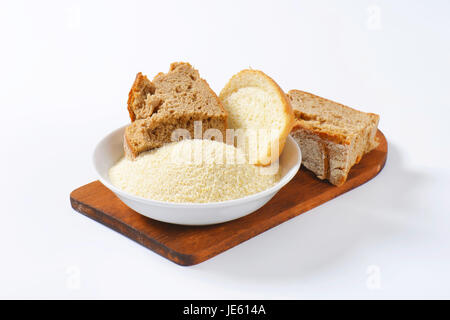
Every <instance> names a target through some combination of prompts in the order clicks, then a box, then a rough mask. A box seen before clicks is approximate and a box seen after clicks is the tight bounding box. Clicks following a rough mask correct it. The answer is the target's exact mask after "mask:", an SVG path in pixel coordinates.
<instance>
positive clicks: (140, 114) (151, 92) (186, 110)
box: [124, 62, 227, 158]
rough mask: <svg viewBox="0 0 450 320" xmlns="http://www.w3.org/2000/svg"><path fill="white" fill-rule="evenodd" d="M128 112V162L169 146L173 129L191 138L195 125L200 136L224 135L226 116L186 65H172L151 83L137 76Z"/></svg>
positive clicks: (126, 131)
mask: <svg viewBox="0 0 450 320" xmlns="http://www.w3.org/2000/svg"><path fill="white" fill-rule="evenodd" d="M128 112H129V114H130V118H131V121H132V124H131V125H130V126H128V127H127V128H126V130H125V138H124V150H125V154H126V156H127V157H128V158H135V157H136V156H138V155H139V154H140V153H141V152H144V151H148V150H151V149H154V148H158V147H160V146H162V145H163V144H165V143H168V142H171V141H172V133H173V132H174V130H176V129H186V130H187V131H189V133H190V137H191V138H194V123H195V122H197V121H199V122H201V134H202V135H203V133H205V131H206V130H208V129H216V130H219V132H220V134H222V136H223V137H225V134H226V132H225V130H226V122H227V114H226V112H225V110H224V108H223V106H222V104H221V102H220V100H219V98H218V97H217V95H216V94H215V93H214V92H213V91H212V90H211V88H210V87H209V85H208V83H207V82H206V81H205V80H203V79H201V78H200V75H199V73H198V71H197V70H195V69H194V68H193V67H192V66H191V65H190V64H189V63H182V62H177V63H172V64H171V66H170V70H169V72H168V73H159V74H157V75H156V76H155V78H154V79H153V81H150V80H148V78H147V77H146V76H144V75H142V73H138V74H137V76H136V80H135V81H134V84H133V86H132V88H131V90H130V93H129V96H128ZM199 124H200V123H199Z"/></svg>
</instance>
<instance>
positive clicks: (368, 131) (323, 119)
mask: <svg viewBox="0 0 450 320" xmlns="http://www.w3.org/2000/svg"><path fill="white" fill-rule="evenodd" d="M288 98H289V100H290V101H291V104H292V107H293V109H294V114H295V118H296V122H295V125H294V128H293V129H292V132H291V135H292V137H293V138H294V139H295V140H296V141H297V143H298V144H299V146H300V149H301V150H302V157H303V159H302V164H303V165H304V166H305V167H306V168H308V169H309V170H311V171H312V172H314V173H315V174H316V176H317V177H318V178H319V179H327V180H328V181H330V182H331V183H332V184H334V185H336V186H340V185H342V184H343V183H344V182H345V181H346V179H347V175H348V172H349V171H350V168H351V167H352V166H353V165H354V164H356V163H358V162H359V161H360V160H361V158H362V156H363V155H364V154H366V153H368V152H369V151H371V150H373V149H374V148H376V147H377V145H378V142H377V141H376V139H375V135H376V133H377V127H378V121H379V118H380V117H379V116H378V115H376V114H373V113H365V112H361V111H358V110H355V109H352V108H350V107H347V106H344V105H342V104H339V103H336V102H333V101H330V100H327V99H324V98H321V97H318V96H316V95H313V94H311V93H307V92H303V91H299V90H291V91H289V93H288Z"/></svg>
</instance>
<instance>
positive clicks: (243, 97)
mask: <svg viewBox="0 0 450 320" xmlns="http://www.w3.org/2000/svg"><path fill="white" fill-rule="evenodd" d="M219 98H220V100H221V101H222V104H223V106H224V108H225V110H226V111H227V112H228V128H230V129H234V130H236V131H238V132H239V134H241V135H243V136H244V139H243V141H244V144H243V146H244V148H245V149H247V153H249V158H250V162H251V163H254V164H256V165H264V166H265V165H269V164H271V163H272V162H274V161H276V160H277V159H278V157H279V155H280V154H281V152H282V151H283V148H284V144H285V142H286V138H287V136H288V135H289V132H290V131H291V129H292V126H293V124H294V114H293V111H292V107H291V105H290V103H289V100H288V99H287V98H286V95H285V94H284V92H283V91H282V90H281V88H280V87H279V86H278V84H277V83H276V82H275V81H274V80H272V79H271V78H270V77H269V76H267V75H266V74H265V73H263V72H261V71H257V70H243V71H241V72H239V73H238V74H236V75H234V76H233V77H232V78H231V79H230V80H229V82H228V83H227V84H226V85H225V87H224V88H223V89H222V91H221V93H220V95H219ZM238 140H239V138H238ZM252 142H253V143H252ZM255 142H256V143H255Z"/></svg>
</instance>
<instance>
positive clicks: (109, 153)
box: [93, 126, 302, 225]
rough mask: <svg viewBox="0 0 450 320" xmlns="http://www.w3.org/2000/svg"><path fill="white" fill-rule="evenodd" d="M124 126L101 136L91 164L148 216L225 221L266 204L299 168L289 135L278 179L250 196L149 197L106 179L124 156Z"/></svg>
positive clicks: (186, 221)
mask: <svg viewBox="0 0 450 320" xmlns="http://www.w3.org/2000/svg"><path fill="white" fill-rule="evenodd" d="M124 130H125V126H124V127H122V128H119V129H117V130H115V131H113V132H111V133H110V134H108V135H107V136H106V137H105V138H103V139H102V140H101V141H100V142H99V143H98V145H97V146H96V148H95V151H94V159H93V160H94V166H95V170H96V171H97V173H98V175H99V180H100V181H101V182H102V183H103V184H104V185H105V186H106V187H107V188H108V189H110V190H111V191H112V192H114V193H115V194H116V195H117V196H118V197H119V199H120V200H122V201H123V202H124V203H125V204H126V205H127V206H128V207H130V208H131V209H133V210H134V211H136V212H138V213H140V214H142V215H144V216H147V217H149V218H152V219H155V220H159V221H163V222H168V223H175V224H183V225H208V224H215V223H221V222H226V221H230V220H234V219H237V218H240V217H243V216H245V215H247V214H250V213H252V212H254V211H256V210H258V209H259V208H261V207H262V206H263V205H265V204H266V203H267V202H268V201H269V200H270V199H271V198H272V197H273V196H274V195H275V194H276V193H277V192H278V191H279V190H280V189H281V188H282V187H283V186H284V185H286V184H287V183H288V182H289V181H290V180H291V179H292V178H293V177H294V176H295V174H296V173H297V171H298V169H299V168H300V164H301V160H302V156H301V152H300V148H299V147H298V145H297V143H296V142H295V141H294V139H292V138H291V136H289V137H288V139H287V141H286V145H285V147H284V150H283V153H282V154H281V157H280V169H281V179H280V181H279V182H278V183H277V184H276V185H274V186H273V187H271V188H269V189H267V190H264V191H262V192H259V193H255V194H252V195H250V196H247V197H244V198H240V199H235V200H228V201H222V202H211V203H172V202H164V201H156V200H150V199H146V198H142V197H138V196H135V195H132V194H129V193H126V192H124V191H122V190H120V189H118V188H117V187H115V186H114V185H112V183H111V180H110V179H109V175H108V171H109V169H110V168H111V167H112V166H113V165H114V164H115V163H116V162H117V161H118V160H119V159H120V158H122V157H123V156H124V152H123V134H124Z"/></svg>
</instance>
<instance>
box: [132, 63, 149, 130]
mask: <svg viewBox="0 0 450 320" xmlns="http://www.w3.org/2000/svg"><path fill="white" fill-rule="evenodd" d="M149 83H151V82H150V80H148V78H147V76H144V75H143V74H142V73H141V72H138V74H136V78H135V80H134V82H133V85H132V86H131V89H130V92H129V93H128V101H127V109H128V113H129V114H130V119H131V122H133V121H134V120H136V115H135V114H134V111H133V104H134V102H135V101H136V99H137V95H139V94H140V92H141V91H142V88H143V87H144V86H146V85H148V84H149Z"/></svg>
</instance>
